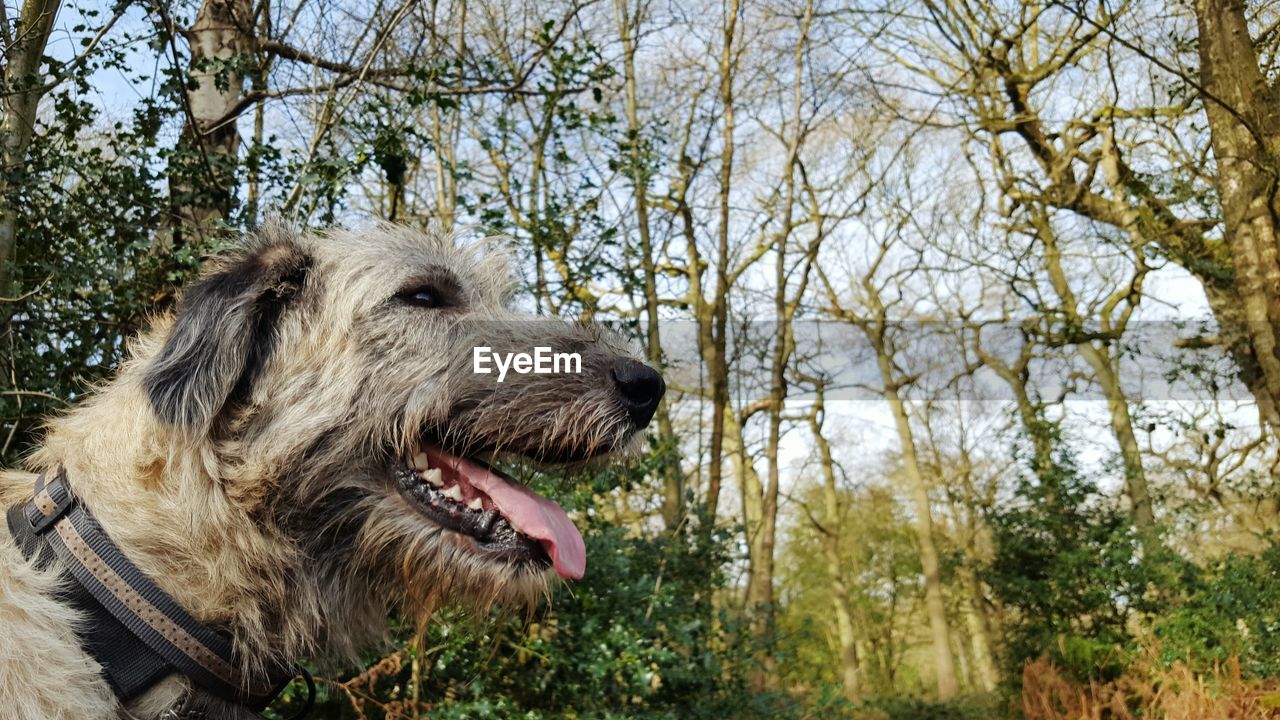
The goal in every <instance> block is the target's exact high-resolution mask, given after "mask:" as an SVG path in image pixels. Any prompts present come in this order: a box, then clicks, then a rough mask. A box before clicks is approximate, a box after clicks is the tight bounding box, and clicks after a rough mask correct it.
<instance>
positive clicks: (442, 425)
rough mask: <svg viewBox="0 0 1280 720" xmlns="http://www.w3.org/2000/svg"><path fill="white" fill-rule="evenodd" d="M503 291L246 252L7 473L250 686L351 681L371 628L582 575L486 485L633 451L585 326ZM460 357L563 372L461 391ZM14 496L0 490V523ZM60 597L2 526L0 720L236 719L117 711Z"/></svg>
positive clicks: (631, 386)
mask: <svg viewBox="0 0 1280 720" xmlns="http://www.w3.org/2000/svg"><path fill="white" fill-rule="evenodd" d="M511 289H512V282H511V276H510V273H509V269H508V260H507V258H506V257H505V256H504V255H503V254H502V253H501V252H498V251H496V250H495V249H494V247H493V243H491V242H489V241H478V242H473V243H464V242H461V241H460V240H459V239H458V238H456V237H455V236H454V235H452V234H447V233H442V232H434V231H428V232H420V231H414V230H408V229H404V228H399V227H391V226H379V227H376V228H373V229H371V230H368V231H365V232H333V233H330V234H326V235H322V236H318V235H299V234H295V233H292V232H289V231H286V230H283V229H280V228H268V229H266V230H263V231H261V232H259V233H257V234H256V235H255V236H254V237H251V238H249V239H248V241H247V242H246V243H245V246H244V247H243V249H242V250H241V251H239V252H237V253H234V254H232V255H231V256H229V257H226V258H222V259H220V260H218V261H216V262H215V263H213V265H212V266H211V267H209V268H208V269H207V270H206V271H205V272H204V273H203V274H202V276H201V277H200V279H198V280H197V281H196V282H195V283H194V284H193V285H192V286H190V287H189V288H188V289H187V290H186V292H185V293H184V295H183V297H182V299H181V301H180V302H179V304H178V307H177V308H176V310H175V311H174V312H173V313H170V314H167V315H165V316H162V317H159V318H157V319H156V320H155V322H154V323H153V326H152V327H151V329H150V330H149V331H147V332H146V333H144V334H143V335H141V336H140V337H139V338H137V340H136V342H134V343H133V344H132V346H131V349H130V350H131V352H130V359H129V360H128V361H127V362H126V363H124V365H123V366H122V367H121V369H120V371H119V374H118V376H117V377H116V378H115V379H114V380H112V381H111V382H109V383H107V384H105V385H104V386H103V387H101V388H100V389H98V390H97V391H96V392H95V393H93V394H92V396H90V397H88V398H87V399H85V400H83V401H81V402H79V403H78V404H76V405H75V407H74V409H72V410H71V411H70V412H68V413H66V414H65V415H63V416H62V417H59V418H57V419H54V420H52V421H51V422H50V423H49V425H48V429H47V434H46V437H45V440H44V443H43V444H42V445H41V447H40V448H39V449H38V450H37V451H36V452H35V453H34V454H33V456H32V457H31V459H30V461H29V463H28V464H29V469H30V470H32V471H35V472H40V471H49V470H52V469H53V468H56V467H57V466H58V465H62V466H64V467H65V468H66V471H67V476H68V478H69V481H70V484H71V487H72V488H73V489H74V491H75V492H76V494H77V495H78V496H79V497H80V498H81V499H82V501H83V503H84V504H85V505H86V506H87V507H88V508H89V510H90V511H92V513H93V514H94V515H95V516H96V517H97V518H98V520H99V522H100V523H101V524H102V526H103V528H104V529H105V530H106V532H107V533H108V534H109V535H110V536H111V538H112V539H113V540H114V541H115V543H116V544H117V545H118V546H119V547H120V548H121V549H122V550H123V551H124V552H125V554H126V555H127V556H128V557H129V559H131V560H132V561H133V563H134V564H136V565H137V566H138V567H139V568H140V569H141V570H142V571H143V572H145V573H146V574H147V575H148V576H149V577H150V578H151V579H152V580H154V581H155V582H156V583H157V584H158V585H159V586H160V587H161V588H162V589H163V590H165V591H166V592H168V593H169V594H170V595H171V596H172V597H173V598H174V599H175V600H176V601H177V602H178V603H179V604H181V605H182V606H183V607H184V608H185V609H186V610H187V611H188V612H189V613H190V614H191V615H193V616H194V617H195V618H197V619H198V620H200V621H202V622H204V623H206V624H209V625H212V626H214V627H217V628H220V629H222V630H223V631H225V632H226V633H228V634H229V635H230V636H231V637H232V639H233V642H234V645H235V648H236V652H237V656H238V658H239V659H240V660H241V662H242V663H243V664H244V665H245V667H246V669H247V670H248V671H249V672H251V673H252V672H260V671H261V669H263V668H267V667H271V666H273V665H274V664H278V663H288V662H290V661H292V660H295V659H298V658H310V659H320V660H322V661H328V662H339V663H340V662H350V661H352V660H354V659H355V658H356V657H357V656H358V655H359V653H360V652H362V651H367V650H369V649H371V648H373V647H377V646H378V644H379V643H380V642H383V641H384V640H385V627H386V622H385V620H386V618H387V616H388V613H390V612H393V611H399V612H402V613H406V614H409V615H412V616H416V617H419V618H426V617H428V616H429V615H430V613H431V612H432V611H433V610H435V609H437V608H439V607H440V606H441V605H443V604H452V603H455V602H458V601H462V602H463V604H465V605H468V606H470V607H473V608H477V609H479V610H480V611H483V610H485V609H487V608H488V607H490V606H492V605H494V604H498V605H508V606H509V605H513V604H514V605H524V606H528V605H530V604H532V603H536V602H537V600H538V599H539V598H540V597H542V596H544V595H546V594H547V593H548V589H549V585H550V583H551V582H552V581H554V580H555V579H556V576H557V575H558V576H560V577H563V578H574V577H578V576H581V575H582V573H583V571H584V565H585V551H584V549H583V544H582V538H581V536H580V535H579V534H578V532H577V530H576V529H574V527H573V525H572V523H571V522H570V521H569V519H568V517H567V516H566V515H565V513H564V512H563V511H562V510H560V508H559V506H557V505H556V504H555V503H553V502H551V501H550V500H547V499H545V498H541V497H539V496H537V495H535V494H534V493H532V492H531V491H529V490H528V489H527V488H525V487H524V486H523V485H521V484H519V483H517V482H515V481H514V480H512V479H511V477H510V476H509V475H506V474H505V473H502V472H501V471H499V470H497V469H496V468H495V467H494V466H493V465H492V463H496V462H508V461H512V460H517V461H520V462H526V461H527V462H530V463H533V464H535V465H539V466H544V467H546V466H560V465H577V464H581V463H585V462H588V461H592V460H594V459H597V458H601V457H607V456H615V455H619V454H624V453H627V452H630V451H633V450H635V448H636V445H637V443H638V442H639V439H638V437H639V431H640V430H641V429H642V428H643V427H644V426H645V425H646V424H647V423H648V421H649V419H650V418H651V417H652V414H653V411H654V409H655V408H656V406H657V404H658V402H659V400H660V398H661V395H662V392H663V385H662V380H661V378H660V377H659V376H658V375H657V373H655V372H654V371H653V370H651V369H649V368H648V367H646V366H644V365H642V364H640V363H639V362H637V361H636V360H634V359H633V352H632V350H631V348H630V346H629V345H627V344H626V343H623V342H622V341H620V340H619V339H617V338H615V337H613V336H612V335H610V334H608V333H606V332H604V331H602V330H601V329H600V328H598V327H595V326H591V325H585V324H568V323H561V322H550V321H537V320H534V319H532V318H529V317H526V316H522V315H519V314H517V313H515V312H513V311H512V310H511V309H510V306H509V299H510V297H509V296H510V293H511ZM477 347H487V348H490V352H491V353H492V354H493V355H496V356H499V357H501V356H503V355H504V354H506V353H516V352H525V353H528V352H531V351H532V349H533V348H536V347H548V348H552V349H553V350H554V351H555V352H557V353H576V354H577V356H578V357H579V358H580V367H576V368H569V367H560V368H558V369H559V370H560V372H554V373H550V374H540V373H533V372H527V373H520V372H517V371H514V370H513V371H510V372H507V373H506V375H505V377H504V378H503V380H502V382H498V377H499V374H498V373H497V372H491V373H489V374H483V373H476V372H474V369H475V368H474V361H475V357H476V352H477V351H476V350H475V348H477ZM518 369H519V368H518V366H517V368H516V370H518ZM573 370H579V372H574V371H573ZM33 477H34V476H33V475H31V474H27V473H19V472H10V473H6V474H4V475H3V476H2V477H0V500H2V501H3V503H4V506H5V507H9V506H10V505H13V504H14V503H17V502H20V501H22V500H24V499H26V498H27V497H29V496H30V494H31V489H32V482H33ZM59 577H60V568H59V567H57V566H54V567H51V568H47V569H44V570H41V569H39V568H38V567H37V566H36V565H34V564H33V563H30V562H28V561H26V560H25V559H24V557H23V555H22V553H21V552H20V551H19V549H18V548H17V547H16V546H15V545H14V543H13V542H12V540H11V539H10V538H9V536H8V533H7V530H5V529H4V528H3V526H0V716H3V717H4V718H6V719H7V720H27V719H32V720H36V719H38V720H45V719H47V718H77V719H82V718H116V717H137V718H160V717H166V716H167V714H169V713H171V711H172V709H173V708H174V707H176V706H178V705H179V704H182V706H183V707H186V708H195V709H196V710H197V712H198V713H203V715H204V716H207V717H210V718H237V717H243V716H247V713H246V711H245V710H244V709H242V708H239V707H236V706H232V705H228V704H225V703H223V702H222V701H220V700H217V699H216V698H213V697H212V696H210V695H206V694H205V693H203V692H202V691H201V690H199V689H198V688H195V687H193V685H192V684H191V683H190V682H188V681H187V680H186V679H185V678H184V677H182V676H178V675H174V676H171V677H170V678H168V679H167V680H165V681H164V682H162V683H161V684H159V685H157V686H155V687H154V688H153V689H152V690H150V691H149V692H147V693H146V694H145V695H143V696H141V697H140V698H138V699H137V700H135V701H133V702H132V703H131V704H130V706H129V707H128V708H121V707H119V704H118V703H117V701H116V699H115V697H114V696H113V694H112V692H111V689H110V687H109V686H108V685H107V684H106V683H105V682H104V680H103V678H102V677H101V675H100V673H99V670H100V669H99V667H98V666H97V665H96V663H95V662H94V661H93V660H92V658H91V657H90V656H88V655H87V654H86V653H85V652H84V651H83V650H82V649H81V647H80V644H79V642H78V638H77V636H76V634H75V627H76V623H77V622H78V621H79V618H78V617H77V615H76V612H75V611H74V610H73V609H71V608H69V607H68V606H67V605H65V604H64V603H63V601H62V600H60V599H59V597H58V585H59V583H60V582H63V581H61V580H60V579H59ZM124 713H127V714H124Z"/></svg>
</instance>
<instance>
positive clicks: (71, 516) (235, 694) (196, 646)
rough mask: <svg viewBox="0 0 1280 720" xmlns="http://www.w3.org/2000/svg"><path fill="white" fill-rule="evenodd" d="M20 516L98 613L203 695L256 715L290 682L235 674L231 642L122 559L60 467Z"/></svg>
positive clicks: (277, 676)
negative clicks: (110, 618) (111, 618)
mask: <svg viewBox="0 0 1280 720" xmlns="http://www.w3.org/2000/svg"><path fill="white" fill-rule="evenodd" d="M23 516H24V517H25V519H26V520H27V522H28V523H29V524H30V528H31V531H33V532H34V533H35V534H37V535H40V536H41V537H43V538H44V539H45V540H47V542H48V544H49V546H50V547H52V548H53V550H54V552H55V553H56V554H57V556H58V557H59V558H61V559H62V560H63V562H64V563H65V564H66V566H67V569H68V570H69V571H70V572H71V574H72V576H74V577H75V579H76V581H77V582H78V583H79V584H80V585H81V586H82V587H83V588H84V589H85V590H87V591H88V592H89V593H90V594H91V595H92V596H93V597H94V599H95V600H97V601H98V602H99V603H100V604H101V605H102V607H103V608H105V609H106V610H107V611H108V612H110V613H111V615H112V616H114V617H115V618H116V620H118V621H119V622H120V623H121V624H123V625H124V626H125V627H126V628H128V630H129V632H130V633H131V634H133V635H134V636H136V637H137V638H138V639H140V640H141V641H143V642H144V643H145V644H146V646H147V647H149V648H150V649H151V650H152V651H154V652H155V653H156V654H158V655H159V656H160V657H162V658H164V660H165V661H167V662H168V663H169V664H171V665H172V666H173V668H174V669H176V670H177V671H179V672H181V673H183V674H184V675H186V676H188V677H190V678H191V679H192V680H193V681H194V682H195V683H196V684H198V685H199V686H201V687H202V688H204V689H206V690H208V691H209V692H211V693H213V694H214V695H217V696H218V697H221V698H223V699H226V700H230V701H232V702H235V703H238V704H242V705H246V706H248V707H250V708H253V709H255V710H261V709H262V708H265V707H266V706H267V704H268V703H270V702H271V700H272V699H273V698H275V696H276V695H277V694H278V693H279V692H280V690H282V689H283V688H284V686H285V684H287V683H288V682H289V680H290V679H292V678H293V677H294V675H295V673H296V668H281V669H279V670H278V671H277V672H273V673H271V676H270V677H267V678H262V677H249V676H246V675H245V674H243V673H241V672H240V670H239V668H238V666H237V663H236V661H235V654H234V651H233V648H232V643H231V641H230V640H229V639H228V638H227V637H226V636H225V635H223V634H222V633H220V632H218V631H216V630H214V629H212V628H209V627H207V626H205V625H204V624H202V623H201V622H199V621H198V620H196V619H195V618H193V617H191V615H190V614H189V613H188V612H187V611H186V610H185V609H183V607H182V606H181V605H179V604H178V603H177V602H176V601H175V600H174V599H173V598H172V597H170V596H169V594H168V593H166V592H165V591H164V590H161V589H160V587H159V586H157V585H156V584H155V583H154V582H152V581H151V580H150V579H149V578H148V577H147V576H146V575H145V574H144V573H143V572H142V571H141V570H139V569H138V567H137V566H136V565H134V564H133V563H132V562H131V561H130V560H129V559H128V558H127V557H125V555H124V553H123V552H122V551H121V550H120V548H119V547H118V546H117V545H116V544H115V543H114V542H112V541H111V539H110V537H108V536H107V533H106V531H104V530H103V529H102V527H101V526H100V525H99V524H98V522H97V521H96V520H95V519H94V518H93V516H92V515H91V514H90V513H89V511H88V509H87V508H86V507H85V506H84V505H83V504H81V503H80V502H79V500H78V499H77V498H76V497H75V495H74V493H72V492H71V488H70V486H69V484H68V483H67V479H66V473H65V471H64V470H63V468H61V467H59V468H58V472H57V474H56V475H55V476H54V478H53V479H52V480H50V481H49V482H48V483H46V482H45V481H44V476H43V475H41V476H40V477H39V478H38V479H37V480H36V487H35V492H34V494H33V496H32V498H31V500H29V501H28V502H27V503H26V505H25V507H24V508H23Z"/></svg>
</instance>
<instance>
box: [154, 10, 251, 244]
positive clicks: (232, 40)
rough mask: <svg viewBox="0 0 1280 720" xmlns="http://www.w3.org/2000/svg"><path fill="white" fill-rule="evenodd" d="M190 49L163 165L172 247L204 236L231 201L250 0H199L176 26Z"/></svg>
mask: <svg viewBox="0 0 1280 720" xmlns="http://www.w3.org/2000/svg"><path fill="white" fill-rule="evenodd" d="M183 34H184V35H185V36H186V39H187V43H188V45H189V47H190V52H191V69H190V75H191V86H190V87H189V88H188V90H187V96H186V102H187V108H186V109H187V123H186V126H185V127H184V128H183V130H182V136H181V138H180V139H179V141H178V149H179V152H178V153H177V154H176V155H175V158H176V160H177V163H176V166H171V167H170V178H169V183H170V194H171V196H172V197H171V202H172V203H173V214H174V221H175V224H176V226H177V227H176V228H175V229H174V236H173V241H174V245H175V246H180V245H182V244H184V242H185V238H184V234H187V233H189V234H190V235H191V236H192V238H194V239H195V240H197V241H203V240H206V239H208V237H209V236H210V234H211V233H212V232H213V231H214V228H215V225H216V223H218V222H219V221H221V220H226V219H227V217H228V216H229V215H230V213H231V209H232V207H234V205H235V194H236V164H237V156H238V154H239V150H240V133H239V131H238V130H237V127H236V117H235V116H234V115H233V110H234V109H235V107H236V104H237V103H238V102H239V101H240V98H241V96H242V95H243V93H244V81H245V72H244V67H245V64H246V63H247V62H248V58H249V56H250V50H251V49H252V43H253V3H252V2H251V0H204V2H202V3H201V5H200V11H199V12H198V13H197V14H196V20H195V22H194V23H193V24H192V25H191V27H190V28H189V29H187V30H186V31H185V32H184V33H183Z"/></svg>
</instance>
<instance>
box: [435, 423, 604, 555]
mask: <svg viewBox="0 0 1280 720" xmlns="http://www.w3.org/2000/svg"><path fill="white" fill-rule="evenodd" d="M427 455H428V458H429V459H430V462H431V466H432V467H441V466H445V465H447V466H449V467H451V468H453V469H454V470H456V471H457V472H458V474H459V475H461V476H462V477H463V478H464V479H466V481H467V482H468V483H470V484H471V486H472V487H474V488H475V489H477V490H479V491H480V492H482V493H484V494H485V495H488V496H489V499H490V500H491V501H493V505H494V507H495V508H497V510H498V512H500V513H502V516H503V517H504V518H506V519H507V522H509V523H511V526H512V527H514V528H515V529H516V530H518V531H520V532H522V533H524V534H525V535H528V536H529V537H531V538H533V539H534V540H537V541H538V542H540V543H542V547H543V549H544V550H546V551H547V555H550V556H551V563H552V564H553V565H555V568H556V574H557V575H559V576H560V577H562V578H570V579H573V580H577V579H579V578H581V577H582V574H583V573H584V572H585V571H586V569H587V547H586V545H585V544H583V542H582V533H579V532H578V528H576V527H574V524H573V521H572V520H570V519H569V516H568V515H566V514H565V512H564V510H563V509H561V507H560V506H559V505H557V504H555V503H554V502H551V501H550V500H548V499H546V498H544V497H542V496H541V495H539V494H537V493H535V492H533V491H532V490H530V489H529V488H526V487H524V486H523V485H516V484H514V483H509V482H507V481H506V480H503V479H502V478H500V477H498V475H497V473H494V472H492V471H491V470H489V469H488V468H486V467H484V466H483V465H478V464H476V463H473V462H471V461H470V460H466V459H464V458H460V457H457V456H455V455H446V454H444V453H441V452H439V451H436V450H435V449H434V448H432V449H431V450H428V452H427Z"/></svg>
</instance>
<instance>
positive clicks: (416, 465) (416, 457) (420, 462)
mask: <svg viewBox="0 0 1280 720" xmlns="http://www.w3.org/2000/svg"><path fill="white" fill-rule="evenodd" d="M429 467H431V465H430V463H428V462H427V454H426V453H424V452H422V451H418V452H416V453H414V454H413V469H414V470H426V469H427V468H429Z"/></svg>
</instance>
